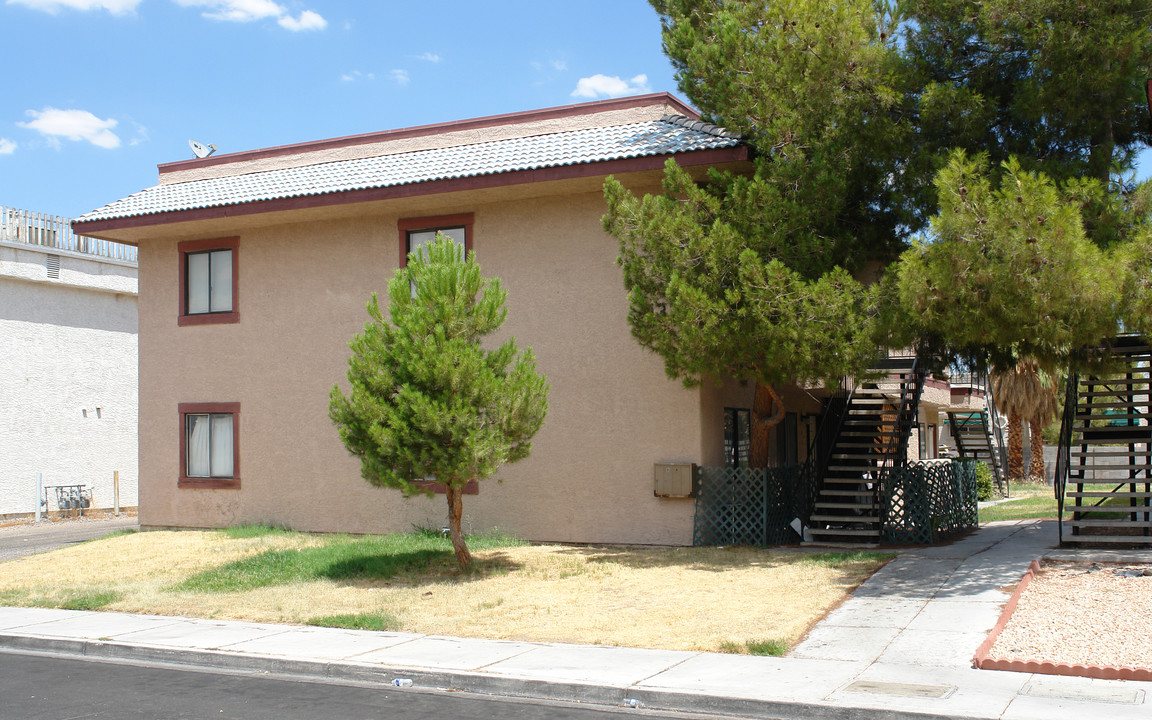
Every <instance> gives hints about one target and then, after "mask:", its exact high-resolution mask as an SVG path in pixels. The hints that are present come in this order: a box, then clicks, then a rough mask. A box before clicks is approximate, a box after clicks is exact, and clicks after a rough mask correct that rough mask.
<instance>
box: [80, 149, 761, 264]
mask: <svg viewBox="0 0 1152 720" xmlns="http://www.w3.org/2000/svg"><path fill="white" fill-rule="evenodd" d="M670 158H671V159H675V160H676V162H677V163H678V164H680V165H681V166H683V167H693V166H699V165H719V164H725V163H739V162H747V161H749V160H750V159H751V155H750V148H749V147H748V146H747V145H743V144H741V145H736V146H732V147H726V148H714V149H711V150H695V151H691V152H686V153H672V154H662V155H647V156H643V157H633V158H620V159H616V160H606V161H601V162H594V163H582V164H578V165H561V166H556V167H547V168H536V169H532V170H518V171H513V172H505V173H494V174H490V175H477V176H470V177H461V178H447V179H443V180H431V181H426V182H418V183H408V184H404V185H393V186H388V187H380V188H368V189H364V190H346V191H341V192H333V193H325V194H318V195H298V196H295V197H288V198H277V199H273V200H260V201H255V202H247V203H238V204H232V205H217V206H213V207H203V208H193V209H190V210H176V211H171V212H162V213H152V214H148V215H131V216H127V217H120V218H110V219H106V220H74V221H73V222H72V230H73V232H75V233H77V234H79V235H87V236H89V237H97V238H105V239H112V240H115V239H117V238H116V237H115V236H114V235H109V233H115V231H117V230H128V229H135V228H142V227H152V226H158V225H168V224H172V223H182V222H192V221H197V220H211V219H219V218H226V217H237V216H244V215H254V214H260V213H272V212H284V211H289V210H301V209H306V208H316V207H325V206H337V205H349V204H354V203H362V202H373V201H379V200H391V199H397V198H408V197H417V196H421V195H436V194H442V193H450V192H460V191H464V190H480V189H488V188H496V187H506V186H510V185H522V184H527V183H536V182H548V181H555V180H571V179H577V178H587V177H595V176H597V175H599V176H605V177H607V176H608V175H614V174H623V173H631V172H643V171H648V170H658V169H660V168H663V167H664V163H665V162H667V161H668V159H670ZM121 241H122V242H125V240H121ZM126 242H129V243H130V244H132V243H131V241H126Z"/></svg>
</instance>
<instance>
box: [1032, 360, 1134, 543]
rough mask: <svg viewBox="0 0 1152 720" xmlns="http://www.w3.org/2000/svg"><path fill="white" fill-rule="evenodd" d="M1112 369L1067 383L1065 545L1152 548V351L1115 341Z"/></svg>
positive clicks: (1060, 481)
mask: <svg viewBox="0 0 1152 720" xmlns="http://www.w3.org/2000/svg"><path fill="white" fill-rule="evenodd" d="M1111 353H1112V355H1113V356H1114V358H1115V360H1116V361H1117V363H1116V365H1115V367H1114V369H1113V370H1112V371H1111V372H1108V373H1107V374H1105V375H1102V376H1087V377H1080V376H1076V375H1072V376H1070V377H1069V378H1068V385H1067V388H1066V395H1065V407H1064V418H1063V422H1062V424H1061V428H1060V447H1059V455H1058V456H1057V461H1056V478H1055V486H1056V488H1055V489H1056V499H1057V505H1058V508H1059V510H1060V542H1061V544H1068V543H1076V544H1105V543H1112V544H1117V543H1123V544H1132V545H1144V546H1152V427H1150V426H1149V418H1150V417H1152V415H1150V411H1152V407H1150V401H1152V386H1150V384H1149V383H1150V381H1152V378H1150V372H1152V348H1150V347H1149V345H1148V342H1147V341H1146V340H1144V339H1143V338H1132V337H1123V338H1118V339H1117V340H1115V341H1114V343H1113V345H1112V347H1111Z"/></svg>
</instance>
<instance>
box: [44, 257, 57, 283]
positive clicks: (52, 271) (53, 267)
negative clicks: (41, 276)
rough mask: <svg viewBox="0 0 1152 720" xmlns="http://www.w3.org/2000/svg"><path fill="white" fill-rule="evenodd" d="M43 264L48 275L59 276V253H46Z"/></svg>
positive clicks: (55, 277)
mask: <svg viewBox="0 0 1152 720" xmlns="http://www.w3.org/2000/svg"><path fill="white" fill-rule="evenodd" d="M44 264H45V266H46V267H47V268H48V277H50V278H53V279H58V278H59V277H60V256H59V255H51V254H49V255H46V256H45V259H44Z"/></svg>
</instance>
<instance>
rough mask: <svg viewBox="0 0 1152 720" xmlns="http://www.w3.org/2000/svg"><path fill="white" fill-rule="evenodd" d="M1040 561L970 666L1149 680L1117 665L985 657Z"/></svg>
mask: <svg viewBox="0 0 1152 720" xmlns="http://www.w3.org/2000/svg"><path fill="white" fill-rule="evenodd" d="M1040 569H1041V568H1040V559H1036V560H1033V561H1032V562H1031V564H1029V565H1028V572H1026V573H1024V577H1023V578H1021V580H1020V582H1019V583H1018V584H1017V585H1016V590H1015V591H1014V592H1013V593H1012V596H1011V597H1010V598H1008V602H1007V603H1006V604H1005V605H1004V610H1003V611H1002V612H1001V613H1000V619H999V620H997V621H996V624H995V625H994V626H993V627H992V632H990V633H988V637H986V638H985V639H984V642H982V643H980V647H979V648H977V649H976V655H975V656H973V658H972V667H974V668H977V669H978V670H1006V671H1009V672H1022V673H1035V674H1039V675H1066V676H1070V677H1086V678H1092V679H1095V680H1138V681H1143V682H1148V681H1152V669H1149V668H1142V667H1130V666H1126V665H1125V666H1120V665H1081V664H1079V663H1054V662H1050V661H1048V660H1009V659H1006V658H991V657H989V654H990V653H991V652H992V646H994V645H995V644H996V639H997V638H999V637H1000V633H1001V631H1003V630H1004V628H1005V626H1007V625H1008V621H1009V620H1011V619H1012V613H1014V612H1015V611H1016V606H1017V605H1018V604H1019V603H1020V596H1021V595H1023V594H1024V591H1025V590H1026V589H1027V588H1028V586H1029V585H1030V584H1031V583H1032V578H1033V577H1035V575H1036V573H1038V572H1040Z"/></svg>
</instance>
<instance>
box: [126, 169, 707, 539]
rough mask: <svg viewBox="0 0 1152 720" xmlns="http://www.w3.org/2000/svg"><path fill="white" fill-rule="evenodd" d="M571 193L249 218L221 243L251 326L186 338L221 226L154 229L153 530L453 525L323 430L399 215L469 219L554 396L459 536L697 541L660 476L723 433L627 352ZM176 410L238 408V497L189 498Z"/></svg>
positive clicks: (149, 331) (147, 414)
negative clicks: (181, 249)
mask: <svg viewBox="0 0 1152 720" xmlns="http://www.w3.org/2000/svg"><path fill="white" fill-rule="evenodd" d="M572 187H573V189H574V192H573V193H571V194H563V193H561V194H555V193H554V194H551V195H549V196H546V197H534V198H527V199H525V198H516V197H515V196H514V195H513V194H512V193H510V192H508V193H505V196H503V197H501V196H493V195H492V194H489V195H443V196H438V197H436V198H427V197H425V198H416V199H413V200H398V201H394V202H384V203H373V204H371V205H364V206H346V207H344V208H341V209H340V211H339V213H333V215H332V216H331V217H327V218H324V219H319V220H307V221H303V222H301V221H299V219H298V218H300V217H308V216H307V215H306V214H302V215H293V214H291V213H282V214H280V215H279V216H259V217H257V218H253V217H252V216H249V217H248V218H247V219H246V220H245V222H244V224H243V225H242V226H240V227H241V228H242V229H241V230H240V231H239V232H236V233H229V234H238V235H239V236H240V244H239V250H238V252H239V271H238V272H239V275H238V277H239V291H238V305H239V311H240V318H241V321H240V322H239V323H238V324H232V325H206V326H192V327H177V287H178V286H177V282H178V269H179V263H178V255H177V249H176V246H177V242H178V241H180V240H186V239H199V238H210V237H214V236H219V235H220V234H221V230H222V229H224V228H225V226H226V223H224V222H223V221H221V220H215V221H212V224H211V225H202V226H197V225H196V224H193V223H183V224H179V225H171V226H158V227H156V228H152V229H151V230H150V231H149V237H147V238H146V239H142V240H140V268H141V272H140V276H141V279H140V516H141V523H142V524H143V525H145V526H221V525H230V524H235V523H247V522H269V523H277V524H284V525H288V526H291V527H295V528H300V529H307V530H325V531H328V530H342V531H351V532H379V531H392V530H399V531H403V530H408V529H410V528H411V526H412V525H413V524H429V525H436V526H439V525H441V524H443V523H444V522H445V518H446V511H445V507H444V502H443V499H442V497H436V498H434V499H423V498H417V499H410V500H403V499H402V498H401V496H400V494H399V492H397V491H394V490H387V489H376V488H372V487H370V486H369V485H368V484H367V483H366V482H365V481H363V480H362V479H361V478H360V475H359V465H358V462H357V461H356V460H355V459H353V458H352V457H350V456H349V455H348V453H347V452H346V451H345V450H344V448H343V446H342V445H341V443H340V441H339V439H338V437H337V435H336V431H335V429H334V428H333V427H332V424H331V422H330V421H329V419H328V417H327V406H328V392H329V389H330V388H331V387H332V385H333V383H335V382H337V381H338V380H340V381H344V372H345V370H346V367H347V365H346V360H347V356H348V349H347V343H348V340H349V339H350V338H351V337H352V335H353V334H354V333H356V332H357V331H359V330H360V329H361V328H362V326H363V324H364V321H365V320H366V319H367V315H366V313H365V312H364V303H365V301H366V300H367V298H368V296H369V294H370V293H371V292H372V291H378V292H380V293H381V294H383V293H384V291H385V287H386V282H387V279H388V278H389V277H390V276H391V274H392V272H393V271H394V269H395V267H396V265H397V262H398V256H399V250H398V242H399V240H398V233H397V229H396V223H397V220H398V219H399V218H405V217H414V216H426V215H433V214H448V213H459V212H472V213H474V215H475V226H474V241H473V248H474V250H475V251H476V255H477V258H478V260H479V262H480V263H481V266H482V268H483V270H484V273H485V274H486V275H493V276H499V277H500V278H502V280H503V282H504V285H505V287H506V289H507V290H508V293H509V296H508V304H507V307H508V321H507V323H506V324H505V328H504V332H503V335H504V336H506V335H507V334H512V335H515V336H516V338H517V339H518V340H519V341H520V343H521V344H522V345H528V346H531V347H532V348H533V350H534V351H535V352H536V355H537V358H538V363H539V367H540V369H541V370H542V371H543V372H544V373H545V374H546V375H547V376H548V379H549V382H550V383H551V393H550V397H549V404H550V411H549V415H548V419H547V421H546V423H545V425H544V427H543V429H542V430H541V431H540V433H539V434H538V435H537V437H536V441H535V444H534V448H533V453H532V455H531V457H529V458H528V459H527V460H524V461H522V462H520V463H518V464H515V465H511V466H507V467H506V468H505V469H504V470H502V471H501V472H500V473H499V475H498V477H499V478H500V479H502V481H503V482H501V483H497V482H496V481H495V480H491V481H487V482H485V483H483V484H482V487H481V490H480V494H479V495H477V496H467V497H466V498H465V503H464V509H465V528H466V529H470V530H473V531H479V530H483V529H486V528H490V527H494V526H500V527H504V528H508V529H510V530H512V531H513V532H515V533H517V534H518V535H521V536H523V537H526V538H529V539H532V540H554V541H571V542H578V541H593V542H620V543H660V544H687V543H689V542H690V541H691V533H692V513H693V503H692V501H691V500H690V499H689V500H682V499H681V500H670V499H657V498H655V497H653V494H652V475H653V463H656V462H673V461H686V462H697V463H699V462H701V461H702V460H708V459H710V458H711V455H712V454H714V452H713V450H714V444H715V442H716V440H709V439H706V438H710V437H711V436H713V435H715V436H719V434H720V432H721V430H720V420H721V418H720V417H719V416H716V415H715V414H713V413H712V412H711V408H712V405H710V404H702V402H701V393H700V391H699V390H686V389H684V388H683V387H682V386H681V385H680V383H678V382H676V381H672V380H669V379H668V378H667V377H666V376H665V374H664V371H663V367H662V364H661V361H660V359H659V358H658V357H657V356H655V355H653V354H652V353H649V352H647V351H645V350H643V349H642V348H640V347H639V346H638V345H637V344H636V342H635V341H634V340H633V339H632V338H631V335H630V333H629V328H628V324H627V300H626V295H625V292H624V289H623V286H622V281H621V277H620V270H619V268H618V267H617V266H616V265H615V258H616V254H617V247H616V244H615V241H614V240H612V239H611V238H610V237H608V236H606V235H605V234H604V233H603V231H602V230H601V229H600V216H601V215H602V214H603V211H604V204H603V198H602V196H601V194H600V192H599V190H598V188H594V189H589V188H588V187H587V185H586V184H585V185H583V186H580V185H576V184H573V186H572ZM433 200H434V201H435V202H432V201H433ZM356 213H360V214H356ZM273 223H274V224H273ZM181 402H239V403H241V413H240V440H239V442H240V471H241V472H240V475H241V483H242V487H241V489H240V490H205V489H178V488H177V486H176V480H177V475H178V472H179V463H180V461H181V460H180V457H179V436H180V432H181V428H180V424H179V416H178V412H177V406H178V404H179V403H181ZM710 424H711V427H708V426H709V425H710ZM705 445H707V446H708V447H707V452H705ZM706 456H707V457H706Z"/></svg>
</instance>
